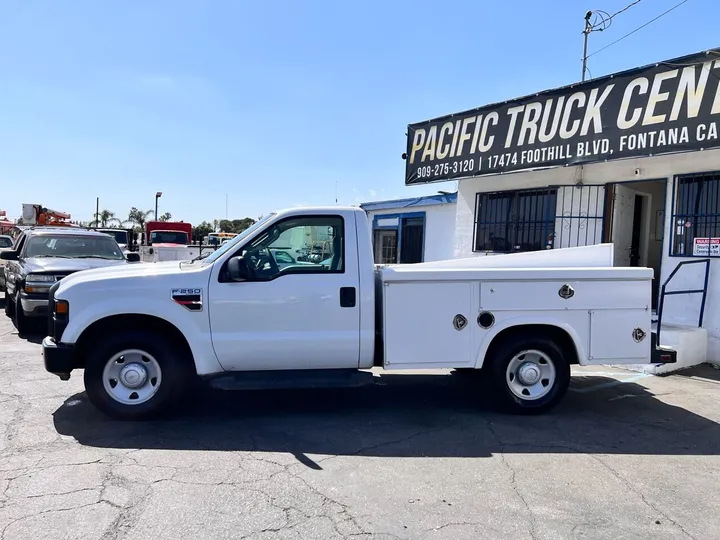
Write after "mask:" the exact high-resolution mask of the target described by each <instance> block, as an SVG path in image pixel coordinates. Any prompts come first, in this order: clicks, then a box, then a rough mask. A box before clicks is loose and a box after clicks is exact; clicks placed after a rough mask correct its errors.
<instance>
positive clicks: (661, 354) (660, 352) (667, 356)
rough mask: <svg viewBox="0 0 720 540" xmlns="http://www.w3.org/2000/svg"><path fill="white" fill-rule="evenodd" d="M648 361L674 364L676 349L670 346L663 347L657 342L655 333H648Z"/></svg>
mask: <svg viewBox="0 0 720 540" xmlns="http://www.w3.org/2000/svg"><path fill="white" fill-rule="evenodd" d="M650 346H651V347H652V350H651V351H650V363H651V364H674V363H676V362H677V351H676V350H675V349H671V348H670V347H663V346H662V345H658V344H657V334H656V333H655V332H652V333H651V334H650Z"/></svg>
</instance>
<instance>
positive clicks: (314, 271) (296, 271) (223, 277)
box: [218, 214, 347, 283]
mask: <svg viewBox="0 0 720 540" xmlns="http://www.w3.org/2000/svg"><path fill="white" fill-rule="evenodd" d="M298 219H338V220H340V227H341V229H342V235H343V241H342V251H341V255H340V257H341V259H342V270H331V269H330V268H328V269H327V270H322V269H320V268H315V267H313V266H308V267H307V269H305V268H303V269H302V270H301V269H300V268H292V269H289V271H285V269H282V270H280V272H279V273H277V274H276V275H274V276H272V277H269V278H261V279H258V278H251V279H246V280H243V281H233V280H231V279H229V278H228V276H227V265H228V262H229V261H230V259H232V258H233V257H238V256H240V254H241V253H242V251H243V250H244V249H246V246H250V245H252V244H253V242H255V241H256V240H257V239H258V238H259V237H260V236H261V235H262V234H263V233H265V232H266V231H267V229H268V227H275V226H277V225H279V224H281V223H283V222H285V221H290V220H298ZM288 230H289V229H288ZM346 231H347V229H346V227H345V218H344V217H343V216H341V215H340V214H302V215H292V216H286V217H284V218H282V219H279V220H277V221H275V222H273V223H270V224H269V225H268V226H266V227H263V228H262V229H260V230H259V231H257V232H256V233H255V234H254V235H252V236H251V237H249V238H247V239H246V240H245V242H243V243H242V245H239V246H238V247H236V248H235V250H234V251H233V252H232V253H231V254H230V255H229V256H227V258H226V259H225V261H224V262H223V263H222V267H221V268H220V271H219V272H218V282H219V283H269V282H272V281H275V280H277V279H280V278H282V277H284V276H299V275H311V276H317V275H337V274H344V273H345V270H346V268H347V266H346V264H347V263H346V257H345V254H346V252H347V247H346V245H345V244H346V242H347V234H346ZM268 249H272V248H268Z"/></svg>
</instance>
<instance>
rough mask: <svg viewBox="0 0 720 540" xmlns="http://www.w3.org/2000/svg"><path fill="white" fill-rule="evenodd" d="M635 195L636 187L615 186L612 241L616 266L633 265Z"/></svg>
mask: <svg viewBox="0 0 720 540" xmlns="http://www.w3.org/2000/svg"><path fill="white" fill-rule="evenodd" d="M635 196H636V192H635V190H634V189H630V188H628V187H626V186H623V185H622V184H615V185H614V186H613V212H612V243H613V246H614V251H615V254H614V256H615V266H631V260H630V257H631V253H632V241H633V224H634V223H635ZM638 235H639V232H638Z"/></svg>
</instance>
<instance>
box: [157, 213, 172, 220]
mask: <svg viewBox="0 0 720 540" xmlns="http://www.w3.org/2000/svg"><path fill="white" fill-rule="evenodd" d="M171 219H172V214H171V213H170V212H165V213H164V214H163V215H162V216H160V217H159V218H158V221H170V220H171Z"/></svg>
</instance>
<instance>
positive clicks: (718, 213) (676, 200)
mask: <svg viewBox="0 0 720 540" xmlns="http://www.w3.org/2000/svg"><path fill="white" fill-rule="evenodd" d="M706 178H707V179H709V180H710V181H711V182H714V183H715V186H714V187H713V188H711V190H709V191H710V192H711V193H713V194H714V195H715V204H716V208H715V211H714V212H706V213H703V212H697V213H694V212H693V213H678V210H681V209H682V208H681V207H680V198H681V186H682V180H685V179H690V180H692V179H696V180H703V181H704V180H705V179H706ZM700 194H701V195H702V191H701V192H700ZM708 202H709V198H708ZM670 204H671V207H670V235H669V236H670V238H669V240H670V241H669V242H668V256H669V257H680V258H695V259H718V258H720V253H719V254H717V255H712V254H711V253H710V249H709V246H708V254H707V255H695V254H693V244H694V241H695V238H696V237H695V235H694V234H693V236H692V241H690V245H689V253H677V252H676V242H677V238H678V236H679V235H678V234H677V228H678V225H677V224H676V223H677V219H678V218H681V219H688V218H689V219H692V220H693V222H694V221H695V220H696V219H697V218H698V217H699V218H705V219H708V218H709V219H711V220H712V222H713V224H712V225H705V227H704V228H705V229H706V230H707V229H710V228H715V229H716V236H709V237H705V236H698V237H697V238H720V170H713V171H702V172H695V173H684V174H676V175H674V176H673V185H672V198H671V203H670ZM706 209H707V206H706ZM664 226H665V224H663V227H664ZM682 226H683V227H684V226H685V225H684V224H683V225H682ZM687 228H688V229H690V228H692V225H691V226H690V227H687ZM683 236H684V235H683ZM685 244H687V241H686V240H684V241H683V246H685Z"/></svg>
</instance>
